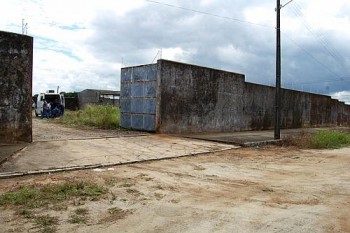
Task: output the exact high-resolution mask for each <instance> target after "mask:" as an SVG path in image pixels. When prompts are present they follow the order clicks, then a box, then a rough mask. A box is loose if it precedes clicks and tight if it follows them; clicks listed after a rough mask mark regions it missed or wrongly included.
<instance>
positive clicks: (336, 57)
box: [289, 2, 344, 61]
mask: <svg viewBox="0 0 350 233" xmlns="http://www.w3.org/2000/svg"><path fill="white" fill-rule="evenodd" d="M289 9H290V10H291V11H292V12H293V14H294V15H295V16H297V17H300V18H302V16H303V14H302V13H301V9H302V7H301V6H300V5H299V4H298V2H295V4H293V5H291V7H290V8H289ZM302 24H303V25H304V27H305V28H306V30H307V31H308V32H309V33H310V34H311V35H312V36H314V38H316V39H317V42H318V43H319V44H320V45H321V46H322V47H323V48H324V49H325V51H327V53H328V54H329V55H330V56H331V57H332V58H333V59H334V60H335V61H337V60H341V61H344V57H343V56H342V55H341V54H340V53H339V52H338V51H337V50H336V49H335V48H332V47H331V46H329V44H330V43H329V41H328V40H326V39H325V38H323V37H321V36H320V35H319V34H316V33H315V31H314V30H313V29H312V27H311V26H309V25H308V24H307V23H306V21H305V20H304V19H302Z"/></svg>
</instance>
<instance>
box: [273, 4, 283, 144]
mask: <svg viewBox="0 0 350 233" xmlns="http://www.w3.org/2000/svg"><path fill="white" fill-rule="evenodd" d="M281 8H282V6H281V2H280V0H277V6H276V16H277V20H276V21H277V22H276V88H275V135H274V136H275V137H274V138H275V139H280V138H281V106H280V105H281Z"/></svg>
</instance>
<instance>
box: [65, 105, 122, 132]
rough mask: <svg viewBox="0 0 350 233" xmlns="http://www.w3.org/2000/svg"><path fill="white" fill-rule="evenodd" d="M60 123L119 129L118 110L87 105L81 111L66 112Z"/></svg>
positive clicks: (109, 106)
mask: <svg viewBox="0 0 350 233" xmlns="http://www.w3.org/2000/svg"><path fill="white" fill-rule="evenodd" d="M61 122H62V123H63V124H65V125H68V126H78V127H84V126H90V127H97V128H101V129H116V128H119V122H120V110H119V108H117V107H114V106H112V105H87V106H86V107H85V108H84V109H83V110H79V111H66V112H65V115H64V116H63V117H62V119H61Z"/></svg>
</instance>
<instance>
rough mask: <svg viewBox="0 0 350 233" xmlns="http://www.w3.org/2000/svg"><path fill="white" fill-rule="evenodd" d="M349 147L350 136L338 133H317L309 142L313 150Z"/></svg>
mask: <svg viewBox="0 0 350 233" xmlns="http://www.w3.org/2000/svg"><path fill="white" fill-rule="evenodd" d="M345 146H350V134H347V133H344V132H339V131H318V132H317V134H316V135H315V136H314V138H313V140H312V141H311V147H312V148H315V149H337V148H341V147H345Z"/></svg>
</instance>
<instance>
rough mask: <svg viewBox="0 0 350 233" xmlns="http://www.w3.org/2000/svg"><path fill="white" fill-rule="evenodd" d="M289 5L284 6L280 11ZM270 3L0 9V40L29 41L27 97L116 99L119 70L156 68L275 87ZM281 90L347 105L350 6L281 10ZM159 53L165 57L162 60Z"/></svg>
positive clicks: (342, 1)
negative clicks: (224, 74) (212, 73)
mask: <svg viewBox="0 0 350 233" xmlns="http://www.w3.org/2000/svg"><path fill="white" fill-rule="evenodd" d="M288 1H289V0H281V2H282V4H283V5H284V4H285V3H288ZM275 5H276V2H275V1H274V0H250V1H247V0H233V1H232V0H192V1H188V0H157V1H151V0H129V1H122V0H99V1H97V0H85V1H80V0H69V1H67V0H60V1H53V0H0V30H2V31H10V32H16V33H22V19H24V22H25V23H27V24H28V26H27V33H28V35H30V36H33V37H34V70H33V92H34V93H37V92H41V91H45V90H47V89H56V88H57V86H60V91H66V92H69V91H81V90H83V89H87V88H93V89H110V90H119V88H120V68H121V67H123V66H132V65H141V64H149V63H152V62H153V61H154V60H155V59H157V58H160V57H161V58H164V59H170V60H176V61H181V62H186V63H193V64H197V65H203V66H208V67H213V68H218V69H223V70H228V71H233V72H238V73H243V74H245V75H246V80H247V81H249V82H255V83H262V84H268V85H274V80H275V7H276V6H275ZM281 23H282V25H281V30H282V86H283V87H286V88H291V89H297V90H304V91H311V92H317V93H322V94H330V95H332V96H334V97H337V98H340V99H341V100H344V101H347V102H349V103H350V46H349V41H350V30H349V28H350V1H349V0H332V1H328V0H294V1H292V2H290V3H289V4H288V5H286V6H285V7H284V8H283V9H282V22H281ZM160 51H161V52H160Z"/></svg>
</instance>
